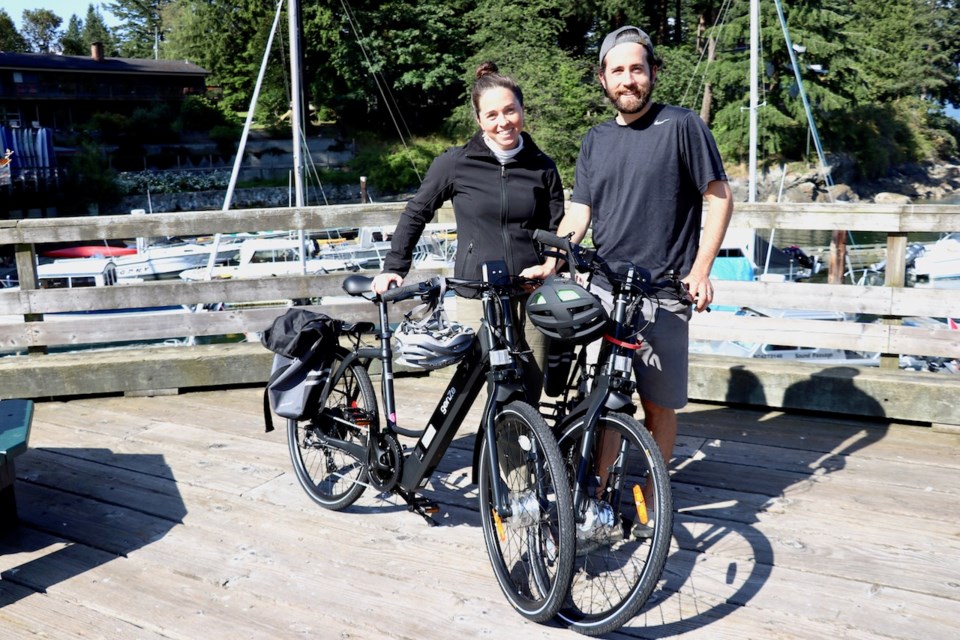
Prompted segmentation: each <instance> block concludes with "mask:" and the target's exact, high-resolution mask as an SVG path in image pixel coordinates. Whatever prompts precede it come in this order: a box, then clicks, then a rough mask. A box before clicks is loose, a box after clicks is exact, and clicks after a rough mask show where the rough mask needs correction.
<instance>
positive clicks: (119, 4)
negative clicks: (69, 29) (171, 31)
mask: <svg viewBox="0 0 960 640" xmlns="http://www.w3.org/2000/svg"><path fill="white" fill-rule="evenodd" d="M173 1H174V0H113V2H111V3H107V4H106V5H105V6H106V7H107V9H109V10H110V12H111V13H112V14H113V15H114V16H116V17H117V19H118V20H119V21H120V26H119V27H118V29H117V31H118V40H119V42H118V49H119V52H120V55H121V56H123V57H124V58H153V57H162V56H160V55H158V52H157V49H158V48H159V43H160V41H161V40H163V39H164V38H165V37H166V36H167V29H166V25H164V23H163V17H162V15H163V9H164V8H165V7H166V6H167V5H169V4H170V3H171V2H173Z"/></svg>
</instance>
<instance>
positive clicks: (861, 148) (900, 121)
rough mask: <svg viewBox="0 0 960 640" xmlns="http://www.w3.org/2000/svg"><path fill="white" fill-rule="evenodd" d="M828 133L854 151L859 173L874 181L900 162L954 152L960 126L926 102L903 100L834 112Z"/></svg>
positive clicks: (936, 156) (842, 145)
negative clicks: (932, 108)
mask: <svg viewBox="0 0 960 640" xmlns="http://www.w3.org/2000/svg"><path fill="white" fill-rule="evenodd" d="M951 123H952V124H951ZM829 135H830V136H831V139H833V140H836V142H837V146H838V147H839V148H843V149H852V150H853V151H852V155H853V156H854V158H855V159H856V167H857V169H858V171H859V177H862V178H867V179H870V178H876V177H880V176H883V175H885V174H886V173H887V171H888V170H889V169H890V167H894V166H897V165H902V164H909V163H914V162H922V161H931V160H935V159H936V158H938V157H951V156H955V155H956V153H957V148H958V141H960V124H958V123H957V122H956V121H955V120H952V119H950V118H945V117H944V116H943V115H942V114H941V113H939V112H938V111H936V110H931V109H930V105H929V103H927V102H926V101H923V100H920V99H918V98H901V99H897V100H894V101H892V102H889V103H885V104H875V105H862V106H859V107H857V108H855V109H852V110H849V111H844V112H837V113H835V114H834V115H833V117H832V118H831V120H830V121H829Z"/></svg>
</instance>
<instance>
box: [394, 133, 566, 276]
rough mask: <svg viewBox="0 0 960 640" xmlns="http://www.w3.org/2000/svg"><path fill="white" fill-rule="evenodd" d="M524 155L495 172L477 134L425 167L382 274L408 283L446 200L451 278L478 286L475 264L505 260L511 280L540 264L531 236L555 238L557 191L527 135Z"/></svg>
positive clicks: (552, 169) (553, 171)
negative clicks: (452, 234)
mask: <svg viewBox="0 0 960 640" xmlns="http://www.w3.org/2000/svg"><path fill="white" fill-rule="evenodd" d="M521 135H522V136H523V149H521V151H520V153H518V154H517V155H516V156H515V157H514V158H513V159H512V160H511V161H509V162H507V164H505V165H501V164H500V161H499V160H497V158H496V156H494V155H493V152H491V151H490V149H489V148H488V147H487V145H486V143H485V142H484V141H483V138H482V134H481V133H477V134H476V135H475V136H474V137H473V138H471V139H470V140H469V141H468V142H467V143H466V144H465V145H463V146H462V147H453V148H451V149H448V150H447V151H446V152H444V153H443V154H441V155H440V156H439V157H438V158H436V159H435V160H434V161H433V164H431V165H430V169H429V171H427V175H426V178H424V180H423V184H422V185H420V189H419V190H418V191H417V194H416V195H415V196H414V198H413V200H411V201H410V202H409V203H408V204H407V207H406V209H404V211H403V214H402V215H401V216H400V221H399V222H398V223H397V228H396V230H395V231H394V234H393V241H392V244H391V248H390V252H389V253H388V254H387V257H386V259H385V260H384V263H383V271H384V272H386V273H398V274H400V275H401V276H406V275H407V272H408V271H409V270H410V263H411V261H412V255H413V249H414V247H415V246H416V244H417V241H418V240H419V238H420V234H421V233H423V229H424V226H425V225H426V224H427V223H428V222H430V220H432V219H433V216H434V214H435V213H436V211H437V209H438V208H440V206H441V205H442V204H443V203H444V202H445V201H447V200H452V201H453V212H454V216H455V218H456V222H457V259H456V263H455V265H454V276H455V277H458V278H471V279H479V278H480V276H481V272H480V265H481V264H483V263H484V262H486V261H488V260H504V261H506V263H507V268H508V270H509V272H510V274H511V275H517V274H519V273H520V272H521V271H523V270H524V269H526V268H527V267H530V266H533V265H537V264H540V263H541V262H542V260H541V256H540V254H539V252H538V250H537V246H536V245H537V243H535V242H534V241H533V231H534V229H549V230H551V231H555V230H556V228H557V225H559V223H560V218H562V217H563V187H562V185H561V183H560V174H559V173H558V172H557V166H556V165H555V164H554V162H553V160H552V159H550V157H548V156H547V155H546V154H545V153H543V152H542V151H541V150H540V149H539V148H538V147H537V145H536V144H535V143H534V142H533V139H532V138H531V137H530V136H529V135H527V134H526V133H521Z"/></svg>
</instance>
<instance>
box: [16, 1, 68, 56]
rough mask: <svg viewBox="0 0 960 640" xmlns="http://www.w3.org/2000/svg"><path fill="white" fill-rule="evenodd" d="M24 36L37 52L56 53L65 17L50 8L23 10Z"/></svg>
mask: <svg viewBox="0 0 960 640" xmlns="http://www.w3.org/2000/svg"><path fill="white" fill-rule="evenodd" d="M22 22H23V37H24V39H25V40H26V42H27V48H28V49H29V50H31V51H33V52H35V53H56V51H54V48H55V47H56V46H58V44H59V42H60V25H61V24H63V19H62V18H61V17H60V16H58V15H57V14H55V13H54V12H53V11H50V10H49V9H24V10H23V20H22Z"/></svg>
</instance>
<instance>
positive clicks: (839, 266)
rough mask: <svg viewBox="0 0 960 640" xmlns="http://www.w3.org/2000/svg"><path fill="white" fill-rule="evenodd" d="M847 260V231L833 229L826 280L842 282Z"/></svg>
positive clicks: (832, 282)
mask: <svg viewBox="0 0 960 640" xmlns="http://www.w3.org/2000/svg"><path fill="white" fill-rule="evenodd" d="M846 262H847V232H846V231H834V232H833V235H832V237H831V239H830V263H829V264H828V265H827V269H828V270H827V282H828V283H829V284H843V273H844V271H845V270H846V269H845V266H846Z"/></svg>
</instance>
